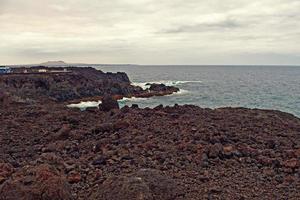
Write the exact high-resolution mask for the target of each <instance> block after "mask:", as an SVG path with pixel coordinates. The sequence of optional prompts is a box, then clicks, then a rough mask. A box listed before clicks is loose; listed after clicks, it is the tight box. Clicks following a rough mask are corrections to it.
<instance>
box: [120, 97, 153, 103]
mask: <svg viewBox="0 0 300 200" xmlns="http://www.w3.org/2000/svg"><path fill="white" fill-rule="evenodd" d="M146 99H147V98H139V97H131V98H127V97H123V98H122V99H120V100H118V102H129V101H133V102H134V101H142V100H146Z"/></svg>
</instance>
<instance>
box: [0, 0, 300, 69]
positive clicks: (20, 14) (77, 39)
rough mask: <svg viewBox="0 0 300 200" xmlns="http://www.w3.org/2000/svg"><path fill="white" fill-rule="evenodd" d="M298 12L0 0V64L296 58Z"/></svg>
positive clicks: (251, 5) (263, 4)
mask: <svg viewBox="0 0 300 200" xmlns="http://www.w3.org/2000/svg"><path fill="white" fill-rule="evenodd" d="M299 10H300V1H298V0H253V1H248V0H239V1H236V0H202V1H199V0H185V1H182V0H164V1H160V0H110V1H104V0H89V1H84V0H43V1H40V0H26V1H24V0H0V27H1V32H0V40H1V43H0V64H5V63H8V64H9V63H10V64H14V63H28V62H36V60H48V59H52V58H55V59H56V60H64V59H68V60H70V61H73V60H74V61H76V62H77V61H80V62H91V61H92V62H98V63H102V62H106V63H109V62H112V63H115V62H119V63H140V64H185V63H189V64H214V62H218V63H219V64H222V63H223V64H231V63H233V62H235V61H239V62H244V63H247V62H249V63H250V62H252V61H253V60H257V61H256V62H262V61H263V62H270V63H274V62H275V61H278V59H276V55H278V57H281V58H283V57H285V58H286V59H285V61H286V62H287V61H288V60H290V62H291V63H295V62H296V61H298V60H297V58H295V56H294V55H297V54H300V47H299V45H296V44H298V43H300V13H299ZM241 55H243V56H241ZM261 55H266V56H265V58H266V59H265V60H264V59H254V57H255V56H256V57H257V58H261V57H262V56H261ZM267 55H274V56H267ZM216 57H218V59H216ZM241 57H243V59H240V58H241ZM247 58H248V59H247Z"/></svg>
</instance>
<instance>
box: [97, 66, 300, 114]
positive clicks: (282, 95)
mask: <svg viewBox="0 0 300 200" xmlns="http://www.w3.org/2000/svg"><path fill="white" fill-rule="evenodd" d="M93 67H95V68H96V69H98V70H102V71H104V72H119V71H120V72H126V73H127V74H128V76H129V78H130V80H131V81H132V84H134V85H138V86H141V87H143V88H146V87H147V86H146V83H164V84H166V85H170V86H176V87H178V88H180V92H178V93H176V94H173V95H168V96H163V97H152V98H147V99H143V98H131V99H128V98H125V99H123V100H121V101H119V103H120V105H121V106H124V105H129V106H130V105H131V104H133V103H134V104H138V105H139V106H140V107H155V106H157V105H159V104H163V105H174V104H175V103H177V104H179V105H182V104H193V105H198V106H200V107H203V108H206V107H209V108H217V107H247V108H261V109H275V110H281V111H284V112H289V113H292V114H294V115H296V116H298V117H300V67H297V66H184V65H183V66H103V65H94V66H93Z"/></svg>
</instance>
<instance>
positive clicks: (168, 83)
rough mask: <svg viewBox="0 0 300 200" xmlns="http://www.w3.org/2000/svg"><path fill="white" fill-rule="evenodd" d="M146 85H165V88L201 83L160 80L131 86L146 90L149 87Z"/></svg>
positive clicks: (134, 83) (135, 83) (136, 83)
mask: <svg viewBox="0 0 300 200" xmlns="http://www.w3.org/2000/svg"><path fill="white" fill-rule="evenodd" d="M147 83H150V84H160V83H162V84H165V85H166V86H177V85H183V84H187V83H202V81H171V80H160V81H149V82H133V83H132V85H135V86H139V87H141V88H143V89H144V90H145V89H148V88H149V87H150V86H149V85H146V84H147Z"/></svg>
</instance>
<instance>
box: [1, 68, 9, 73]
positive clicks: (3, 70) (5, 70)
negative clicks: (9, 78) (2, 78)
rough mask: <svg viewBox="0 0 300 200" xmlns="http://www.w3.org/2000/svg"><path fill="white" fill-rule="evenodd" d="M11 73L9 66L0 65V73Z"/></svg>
mask: <svg viewBox="0 0 300 200" xmlns="http://www.w3.org/2000/svg"><path fill="white" fill-rule="evenodd" d="M9 73H11V68H10V67H0V74H9Z"/></svg>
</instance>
